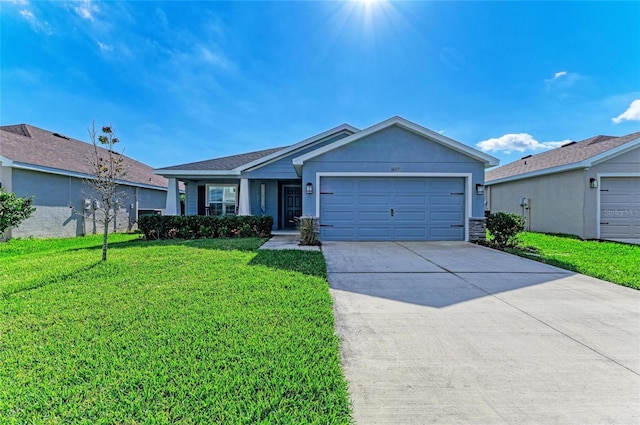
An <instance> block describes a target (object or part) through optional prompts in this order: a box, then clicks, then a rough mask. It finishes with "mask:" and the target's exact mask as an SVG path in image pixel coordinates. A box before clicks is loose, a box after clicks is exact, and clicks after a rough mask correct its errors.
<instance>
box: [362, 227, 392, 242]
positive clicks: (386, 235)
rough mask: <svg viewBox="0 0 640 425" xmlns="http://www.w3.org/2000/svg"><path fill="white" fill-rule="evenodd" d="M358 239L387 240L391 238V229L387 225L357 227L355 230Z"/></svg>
mask: <svg viewBox="0 0 640 425" xmlns="http://www.w3.org/2000/svg"><path fill="white" fill-rule="evenodd" d="M356 234H357V237H358V239H360V240H389V239H390V238H391V236H392V235H391V230H390V228H389V227H366V226H362V227H358V228H357V231H356Z"/></svg>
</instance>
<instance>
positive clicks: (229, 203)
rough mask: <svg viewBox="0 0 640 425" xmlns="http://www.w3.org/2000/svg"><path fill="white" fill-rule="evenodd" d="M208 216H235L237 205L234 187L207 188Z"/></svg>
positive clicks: (215, 186)
mask: <svg viewBox="0 0 640 425" xmlns="http://www.w3.org/2000/svg"><path fill="white" fill-rule="evenodd" d="M207 194H208V200H209V211H208V214H209V215H235V214H236V207H237V205H238V197H237V194H238V187H237V186H236V185H209V186H207Z"/></svg>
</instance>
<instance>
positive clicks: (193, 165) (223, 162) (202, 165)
mask: <svg viewBox="0 0 640 425" xmlns="http://www.w3.org/2000/svg"><path fill="white" fill-rule="evenodd" d="M286 148H288V146H282V147H279V148H271V149H265V150H261V151H255V152H248V153H242V154H239V155H232V156H225V157H222V158H213V159H207V160H205V161H198V162H190V163H188V164H182V165H174V166H171V167H166V168H159V169H158V171H160V170H162V171H164V170H190V171H195V170H219V171H220V170H233V169H234V168H238V167H240V166H242V165H245V164H248V163H250V162H253V161H255V160H256V159H260V158H263V157H265V156H267V155H271V154H272V153H275V152H278V151H281V150H282V149H286Z"/></svg>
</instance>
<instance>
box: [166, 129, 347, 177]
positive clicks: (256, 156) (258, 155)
mask: <svg viewBox="0 0 640 425" xmlns="http://www.w3.org/2000/svg"><path fill="white" fill-rule="evenodd" d="M357 131H358V129H357V128H355V127H353V126H351V125H349V124H342V125H339V126H337V127H334V128H332V129H330V130H327V131H324V132H322V133H319V134H316V135H315V136H312V137H309V138H307V139H305V140H302V141H301V142H298V143H296V144H293V145H290V146H284V147H280V148H274V149H265V150H261V151H255V152H249V153H245V154H239V155H232V156H227V157H222V158H213V159H209V160H206V161H198V162H192V163H189V164H182V165H176V166H172V167H166V168H158V169H155V170H154V173H156V174H160V175H163V176H171V175H193V176H204V175H240V174H241V173H242V172H243V171H246V170H249V169H251V170H254V169H257V168H259V167H262V166H265V165H267V164H269V163H271V162H273V161H277V160H278V159H280V158H283V157H285V156H287V155H290V154H292V153H295V152H296V151H300V150H302V149H305V148H307V147H309V146H313V145H314V144H316V143H320V142H322V141H323V140H325V139H327V138H329V137H332V136H335V135H337V134H340V133H347V134H353V133H355V132H357Z"/></svg>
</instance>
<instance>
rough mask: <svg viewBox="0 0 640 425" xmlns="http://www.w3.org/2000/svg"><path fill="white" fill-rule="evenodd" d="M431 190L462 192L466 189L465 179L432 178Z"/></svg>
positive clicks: (430, 182)
mask: <svg viewBox="0 0 640 425" xmlns="http://www.w3.org/2000/svg"><path fill="white" fill-rule="evenodd" d="M429 190H431V191H442V192H444V191H450V192H462V191H463V190H464V181H463V179H432V180H430V181H429Z"/></svg>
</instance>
